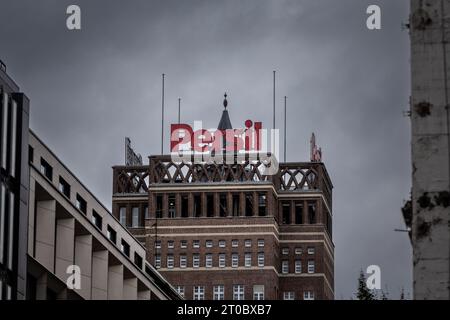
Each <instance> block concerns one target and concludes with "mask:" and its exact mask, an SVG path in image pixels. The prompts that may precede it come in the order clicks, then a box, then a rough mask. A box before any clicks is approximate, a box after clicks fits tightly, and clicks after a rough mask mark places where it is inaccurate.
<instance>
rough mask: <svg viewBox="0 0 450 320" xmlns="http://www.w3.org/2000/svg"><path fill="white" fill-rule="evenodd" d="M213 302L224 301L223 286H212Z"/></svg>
mask: <svg viewBox="0 0 450 320" xmlns="http://www.w3.org/2000/svg"><path fill="white" fill-rule="evenodd" d="M213 293H214V296H213V299H214V300H224V299H225V286H224V285H222V284H220V285H217V286H214V291H213Z"/></svg>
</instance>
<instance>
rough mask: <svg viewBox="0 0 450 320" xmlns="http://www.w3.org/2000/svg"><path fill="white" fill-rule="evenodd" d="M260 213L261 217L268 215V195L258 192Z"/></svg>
mask: <svg viewBox="0 0 450 320" xmlns="http://www.w3.org/2000/svg"><path fill="white" fill-rule="evenodd" d="M258 215H259V216H260V217H263V216H265V215H266V195H265V194H264V193H260V194H258Z"/></svg>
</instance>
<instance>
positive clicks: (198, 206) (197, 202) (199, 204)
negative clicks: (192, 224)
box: [194, 194, 202, 217]
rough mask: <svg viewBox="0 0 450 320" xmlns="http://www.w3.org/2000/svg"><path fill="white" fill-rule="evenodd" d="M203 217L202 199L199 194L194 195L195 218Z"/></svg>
mask: <svg viewBox="0 0 450 320" xmlns="http://www.w3.org/2000/svg"><path fill="white" fill-rule="evenodd" d="M201 215H202V197H201V195H199V194H195V195H194V217H201Z"/></svg>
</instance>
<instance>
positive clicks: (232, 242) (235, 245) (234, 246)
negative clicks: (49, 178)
mask: <svg viewBox="0 0 450 320" xmlns="http://www.w3.org/2000/svg"><path fill="white" fill-rule="evenodd" d="M231 246H232V247H233V248H236V247H238V246H239V240H237V239H233V240H231Z"/></svg>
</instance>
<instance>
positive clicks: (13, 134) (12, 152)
mask: <svg viewBox="0 0 450 320" xmlns="http://www.w3.org/2000/svg"><path fill="white" fill-rule="evenodd" d="M10 133H11V136H10V137H11V140H10V147H11V150H10V155H9V165H10V168H9V173H10V175H11V176H13V177H15V175H16V144H17V141H16V139H17V103H16V102H15V101H14V100H12V104H11V132H10Z"/></svg>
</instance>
